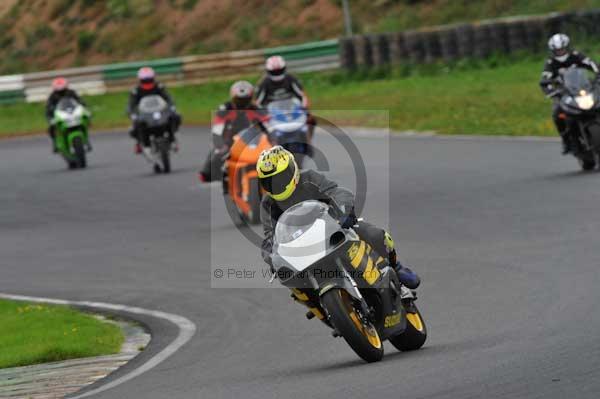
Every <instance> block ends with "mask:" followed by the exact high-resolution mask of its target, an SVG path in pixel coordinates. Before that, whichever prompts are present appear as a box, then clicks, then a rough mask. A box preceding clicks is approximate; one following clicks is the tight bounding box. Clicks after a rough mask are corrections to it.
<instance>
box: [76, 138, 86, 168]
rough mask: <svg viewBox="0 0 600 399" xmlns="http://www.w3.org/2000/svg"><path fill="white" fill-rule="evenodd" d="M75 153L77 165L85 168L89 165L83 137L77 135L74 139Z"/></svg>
mask: <svg viewBox="0 0 600 399" xmlns="http://www.w3.org/2000/svg"><path fill="white" fill-rule="evenodd" d="M73 154H74V155H75V164H76V166H77V167H78V168H85V167H86V166H87V160H86V155H85V147H84V145H83V139H82V138H81V137H75V138H74V139H73Z"/></svg>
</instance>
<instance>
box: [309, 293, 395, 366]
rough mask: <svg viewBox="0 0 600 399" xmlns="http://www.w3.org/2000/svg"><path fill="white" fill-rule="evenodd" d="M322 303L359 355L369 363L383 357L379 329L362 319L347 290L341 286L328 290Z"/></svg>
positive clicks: (336, 326)
mask: <svg viewBox="0 0 600 399" xmlns="http://www.w3.org/2000/svg"><path fill="white" fill-rule="evenodd" d="M321 304H322V305H323V307H324V308H325V310H326V311H327V314H328V315H329V321H330V322H331V324H332V325H333V326H334V327H335V329H336V330H337V332H339V333H340V335H341V336H342V337H344V339H345V340H346V342H347V343H348V345H350V347H351V348H352V349H353V350H354V352H356V354H357V355H358V356H360V357H361V358H362V359H363V360H364V361H366V362H368V363H373V362H377V361H380V360H381V359H382V358H383V344H382V342H381V339H380V338H379V334H378V333H377V330H376V329H375V327H373V325H372V324H371V323H370V322H366V323H364V322H362V321H361V319H360V317H359V315H358V313H357V311H356V309H355V308H354V305H353V303H352V299H351V297H350V295H348V293H347V292H346V291H344V290H341V289H339V288H334V289H331V290H329V291H327V292H326V293H325V294H323V296H322V297H321ZM365 324H366V325H365Z"/></svg>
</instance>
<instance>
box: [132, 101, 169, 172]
mask: <svg viewBox="0 0 600 399" xmlns="http://www.w3.org/2000/svg"><path fill="white" fill-rule="evenodd" d="M172 115H173V111H172V110H171V109H170V107H169V105H168V104H167V102H166V101H165V100H164V99H163V98H162V97H161V96H159V95H150V96H145V97H143V98H142V99H141V101H140V103H139V105H138V108H137V114H136V121H135V123H136V126H137V128H138V129H140V130H141V131H142V134H144V135H148V138H149V140H150V147H143V151H142V154H143V155H144V157H145V158H146V160H148V162H150V163H151V164H152V165H153V167H154V172H155V173H161V172H162V173H169V172H171V156H170V153H171V142H170V140H169V128H170V120H171V116H172Z"/></svg>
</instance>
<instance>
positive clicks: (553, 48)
mask: <svg viewBox="0 0 600 399" xmlns="http://www.w3.org/2000/svg"><path fill="white" fill-rule="evenodd" d="M569 43H570V39H569V37H568V36H567V35H565V34H562V33H557V34H556V35H553V36H552V37H551V38H550V40H549V41H548V48H549V49H550V52H551V56H550V57H549V58H548V59H547V60H546V63H545V64H544V71H543V72H542V78H541V80H540V86H541V88H542V91H543V92H544V94H546V95H552V96H553V100H554V105H553V108H552V119H553V121H554V124H555V126H556V130H558V133H559V134H560V137H561V138H562V143H563V154H568V153H569V152H571V151H572V150H573V149H572V148H571V147H572V146H571V140H570V139H571V137H570V135H569V129H568V121H567V120H565V119H562V118H561V117H560V106H559V101H560V93H559V92H558V91H557V90H556V84H557V83H558V82H559V81H560V78H561V75H562V74H563V72H564V71H565V70H566V69H567V68H569V67H571V66H576V67H579V68H585V69H588V70H590V71H592V72H594V73H595V74H596V75H598V73H599V72H600V68H598V64H596V63H595V62H594V61H593V60H592V59H590V58H589V57H586V56H585V55H584V54H582V53H580V52H578V51H575V50H571V49H570V48H569Z"/></svg>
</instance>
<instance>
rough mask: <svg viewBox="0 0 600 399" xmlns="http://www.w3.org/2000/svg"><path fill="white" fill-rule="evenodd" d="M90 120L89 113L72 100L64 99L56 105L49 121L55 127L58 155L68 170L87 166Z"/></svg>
mask: <svg viewBox="0 0 600 399" xmlns="http://www.w3.org/2000/svg"><path fill="white" fill-rule="evenodd" d="M90 118H91V113H90V111H88V110H87V109H86V108H85V107H84V106H83V105H82V104H80V103H79V102H78V101H77V100H75V99H74V98H70V97H65V98H63V99H61V100H60V101H59V102H58V104H57V105H56V109H55V110H54V117H53V118H52V121H51V123H52V124H54V125H55V127H56V129H55V131H56V137H55V138H54V140H55V144H56V148H57V150H58V153H59V154H60V155H62V157H63V158H64V159H65V161H66V162H67V165H68V166H69V169H76V168H85V167H86V166H87V160H86V147H88V148H89V138H88V126H89V124H90Z"/></svg>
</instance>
